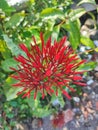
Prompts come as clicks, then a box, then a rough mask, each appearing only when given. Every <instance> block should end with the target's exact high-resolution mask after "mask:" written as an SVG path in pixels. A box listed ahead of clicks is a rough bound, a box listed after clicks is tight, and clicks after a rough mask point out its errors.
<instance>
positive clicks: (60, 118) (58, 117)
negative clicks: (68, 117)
mask: <svg viewBox="0 0 98 130" xmlns="http://www.w3.org/2000/svg"><path fill="white" fill-rule="evenodd" d="M64 118H65V117H64V113H63V112H60V113H57V114H55V115H54V117H53V119H52V120H51V123H52V126H53V127H55V128H56V127H63V125H64V123H65V121H64Z"/></svg>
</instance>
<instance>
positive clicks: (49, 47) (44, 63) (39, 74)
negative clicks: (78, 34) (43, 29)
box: [11, 33, 86, 99]
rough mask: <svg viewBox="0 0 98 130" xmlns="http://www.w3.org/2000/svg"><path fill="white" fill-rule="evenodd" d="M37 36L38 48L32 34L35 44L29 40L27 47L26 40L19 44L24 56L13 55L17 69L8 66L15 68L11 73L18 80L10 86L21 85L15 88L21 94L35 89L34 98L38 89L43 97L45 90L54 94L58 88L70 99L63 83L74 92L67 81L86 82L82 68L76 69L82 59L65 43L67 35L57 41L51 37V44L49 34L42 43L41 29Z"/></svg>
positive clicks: (25, 94)
mask: <svg viewBox="0 0 98 130" xmlns="http://www.w3.org/2000/svg"><path fill="white" fill-rule="evenodd" d="M40 39H41V48H40V47H39V46H38V45H37V42H36V39H35V37H33V41H34V45H32V44H31V49H30V50H28V48H27V47H26V46H25V44H20V45H19V47H20V48H21V50H22V51H24V52H25V53H26V57H24V56H22V55H19V56H18V57H15V60H16V61H17V62H19V63H20V64H19V65H18V69H16V68H12V67H11V69H12V70H13V71H15V72H16V73H15V74H13V75H11V77H12V78H14V79H16V80H18V82H17V83H16V84H13V86H15V87H22V88H23V89H22V91H20V92H18V94H23V96H22V97H23V98H24V97H30V94H31V92H32V91H34V99H36V96H37V93H39V92H40V93H41V94H42V98H43V99H44V97H45V96H46V95H47V94H49V95H52V94H54V93H55V94H56V96H57V95H58V90H60V91H61V92H62V94H64V95H65V96H66V97H67V98H68V99H71V96H70V95H69V94H68V92H67V91H66V90H65V88H66V87H67V88H68V89H69V90H70V91H72V92H75V89H73V88H72V87H71V86H70V84H76V85H80V86H85V85H86V84H85V83H83V82H82V77H81V76H80V74H82V73H83V71H82V72H79V71H77V68H78V67H79V66H80V65H81V64H83V63H84V62H85V60H80V58H79V57H78V55H77V54H75V53H74V51H73V50H72V48H71V47H69V46H67V45H66V36H65V37H63V38H62V39H61V40H60V41H59V42H57V41H54V43H53V44H52V42H51V37H50V38H49V39H48V40H47V42H46V43H45V42H44V38H43V34H42V33H40Z"/></svg>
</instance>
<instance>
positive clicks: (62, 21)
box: [0, 0, 98, 130]
mask: <svg viewBox="0 0 98 130" xmlns="http://www.w3.org/2000/svg"><path fill="white" fill-rule="evenodd" d="M86 2H89V3H92V4H94V5H95V1H94V0H87V1H86ZM82 3H85V1H84V0H82V1H81V2H79V3H78V5H81V4H82ZM72 4H73V1H72V0H58V1H56V0H49V1H47V0H43V1H41V0H28V1H27V2H25V3H24V4H21V5H16V6H13V7H11V6H9V5H8V3H7V2H6V0H0V82H1V83H0V86H1V87H0V99H2V101H1V105H0V112H1V113H0V114H1V115H2V117H3V119H2V118H1V116H0V118H1V119H0V120H1V122H2V126H3V129H5V130H9V129H10V128H13V127H14V126H15V124H16V122H17V121H19V120H20V119H24V118H29V117H32V116H34V117H43V116H47V115H49V114H51V113H53V112H54V111H55V110H57V111H58V109H60V108H63V106H64V104H65V103H64V98H63V96H62V94H61V93H60V92H59V96H58V100H59V105H60V107H59V108H58V107H57V106H55V107H53V102H54V101H55V100H56V98H57V97H56V96H55V95H54V96H53V97H49V96H47V98H46V99H44V100H41V99H40V95H39V97H38V98H37V99H36V100H32V96H31V97H30V99H21V97H20V96H19V97H17V95H16V93H17V92H18V91H19V89H15V88H13V87H12V85H11V84H12V83H14V82H15V80H13V79H11V78H10V75H11V74H12V73H13V72H12V71H11V70H10V69H9V67H10V66H12V67H17V62H15V61H14V60H13V57H14V56H17V55H19V54H21V55H25V54H24V53H23V52H22V51H21V50H20V49H19V47H18V45H19V43H23V42H24V43H25V44H26V45H27V47H28V48H30V42H32V36H33V35H34V36H35V37H36V40H37V43H38V44H39V45H40V37H39V33H40V32H43V34H44V39H45V41H46V40H47V39H48V38H49V37H50V36H51V37H52V42H53V41H54V40H55V39H56V40H59V39H60V38H61V37H63V36H64V35H67V37H68V41H70V46H71V47H72V48H73V49H74V50H75V52H78V51H79V49H80V48H81V45H83V46H85V47H89V48H90V49H93V50H92V52H94V50H95V51H96V52H98V48H96V47H95V45H94V43H93V41H92V40H91V39H90V38H87V37H86V36H85V37H84V36H82V34H81V33H80V28H81V21H80V17H81V16H83V15H84V14H86V13H87V12H86V10H85V9H84V8H80V6H79V7H78V8H76V9H75V10H74V9H72V8H71V5H72ZM92 15H93V14H92ZM32 44H33V43H32ZM87 51H88V50H87ZM83 55H85V53H84V54H83ZM88 66H89V67H88ZM95 66H96V62H94V61H92V62H90V63H88V64H87V65H86V66H80V70H92V69H94V67H95ZM27 110H28V111H27ZM15 111H17V112H15ZM15 114H16V115H19V117H18V118H16V119H17V120H14V119H15V117H16V115H15ZM6 126H7V127H6Z"/></svg>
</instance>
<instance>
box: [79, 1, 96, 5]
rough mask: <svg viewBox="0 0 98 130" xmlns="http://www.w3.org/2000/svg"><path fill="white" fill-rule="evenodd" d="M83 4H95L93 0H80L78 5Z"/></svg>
mask: <svg viewBox="0 0 98 130" xmlns="http://www.w3.org/2000/svg"><path fill="white" fill-rule="evenodd" d="M83 3H92V4H96V2H95V0H81V1H80V2H79V3H78V5H81V4H83Z"/></svg>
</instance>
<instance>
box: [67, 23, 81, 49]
mask: <svg viewBox="0 0 98 130" xmlns="http://www.w3.org/2000/svg"><path fill="white" fill-rule="evenodd" d="M69 26H70V29H69V30H68V32H69V34H70V36H69V40H70V43H71V45H72V48H73V49H77V47H78V46H79V44H80V30H79V28H78V24H77V22H71V21H70V22H69Z"/></svg>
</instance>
